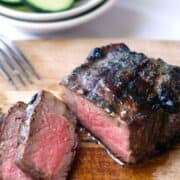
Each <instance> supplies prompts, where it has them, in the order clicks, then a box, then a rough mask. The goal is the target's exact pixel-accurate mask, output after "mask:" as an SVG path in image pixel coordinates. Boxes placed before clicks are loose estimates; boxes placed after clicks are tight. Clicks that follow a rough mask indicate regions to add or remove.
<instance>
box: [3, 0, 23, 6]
mask: <svg viewBox="0 0 180 180" xmlns="http://www.w3.org/2000/svg"><path fill="white" fill-rule="evenodd" d="M1 2H2V3H5V4H9V5H17V4H21V3H22V0H0V3H1Z"/></svg>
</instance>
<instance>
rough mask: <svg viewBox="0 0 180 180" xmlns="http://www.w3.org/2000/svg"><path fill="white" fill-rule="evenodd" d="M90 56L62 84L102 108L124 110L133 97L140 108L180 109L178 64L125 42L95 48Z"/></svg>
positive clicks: (179, 70)
mask: <svg viewBox="0 0 180 180" xmlns="http://www.w3.org/2000/svg"><path fill="white" fill-rule="evenodd" d="M87 59H88V60H87V61H86V63H84V64H82V65H81V66H79V67H77V68H76V69H75V70H74V71H73V72H72V73H71V74H70V75H69V76H68V77H67V78H66V79H65V80H63V81H62V82H61V84H63V85H65V86H67V87H68V88H69V89H71V90H73V91H75V92H76V93H78V94H81V95H82V96H84V97H85V98H87V99H89V100H90V101H92V102H93V103H95V104H97V105H98V106H101V107H102V108H106V107H107V104H108V107H109V109H113V111H114V112H115V113H119V111H121V104H123V102H124V101H127V100H128V99H129V98H132V99H133V101H135V104H136V105H137V108H145V109H149V110H152V111H157V110H158V109H163V110H164V111H166V112H169V113H176V112H178V111H179V106H180V105H179V104H180V95H179V94H180V90H179V89H180V83H179V79H180V68H179V67H178V66H172V65H169V64H167V63H165V62H164V61H163V60H162V59H160V58H158V59H153V58H148V57H147V56H146V55H145V54H143V53H137V52H134V51H130V49H129V48H128V47H127V46H126V45H125V44H124V43H120V44H110V45H107V46H103V47H98V48H95V49H94V50H93V51H92V52H91V53H90V55H89V56H88V58H87ZM100 82H101V83H100ZM114 101H115V102H114ZM109 112H111V110H110V111H109Z"/></svg>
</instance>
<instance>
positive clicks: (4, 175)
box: [0, 102, 31, 180]
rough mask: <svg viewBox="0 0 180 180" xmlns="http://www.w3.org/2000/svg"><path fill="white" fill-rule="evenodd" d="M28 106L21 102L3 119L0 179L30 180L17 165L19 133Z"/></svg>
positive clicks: (0, 146) (0, 147)
mask: <svg viewBox="0 0 180 180" xmlns="http://www.w3.org/2000/svg"><path fill="white" fill-rule="evenodd" d="M25 108H26V104H24V103H22V102H19V103H17V104H15V105H14V106H13V107H11V108H10V109H9V111H8V113H7V114H6V115H5V116H4V118H3V123H2V124H1V134H0V179H2V180H30V179H31V178H30V177H28V176H27V175H26V174H25V173H24V172H22V171H21V170H20V169H19V168H18V167H17V166H16V164H15V160H16V151H17V146H18V131H19V127H20V124H21V122H22V119H23V116H24V115H25Z"/></svg>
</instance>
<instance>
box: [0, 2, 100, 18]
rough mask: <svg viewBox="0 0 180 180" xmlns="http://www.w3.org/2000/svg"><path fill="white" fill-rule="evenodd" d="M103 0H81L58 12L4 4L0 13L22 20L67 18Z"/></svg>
mask: <svg viewBox="0 0 180 180" xmlns="http://www.w3.org/2000/svg"><path fill="white" fill-rule="evenodd" d="M102 1H103V0H79V1H77V2H76V3H75V6H74V7H73V8H71V9H69V10H66V11H62V12H56V13H37V12H23V11H18V10H14V9H11V8H7V7H5V6H3V5H0V13H1V14H3V15H6V16H8V17H13V18H17V19H21V20H30V21H50V20H57V19H58V20H59V19H65V18H69V17H72V16H77V15H79V14H81V13H84V12H86V11H88V10H90V9H92V8H93V7H95V6H97V5H98V4H99V3H101V2H102Z"/></svg>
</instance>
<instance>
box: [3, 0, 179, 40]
mask: <svg viewBox="0 0 180 180" xmlns="http://www.w3.org/2000/svg"><path fill="white" fill-rule="evenodd" d="M0 33H1V34H4V35H5V36H7V37H9V38H11V39H16V40H17V39H35V38H48V37H50V38H57V37H59V38H79V37H98V38H100V37H126V38H141V39H173V40H179V39H180V0H171V1H166V0H117V3H116V4H115V6H114V7H113V8H112V9H110V10H109V11H108V12H106V13H105V14H104V15H102V16H100V17H98V18H97V19H95V20H93V21H91V22H89V23H86V24H83V25H81V26H79V27H76V28H73V29H70V30H66V31H65V32H60V33H56V34H49V35H43V36H35V35H30V34H26V33H23V32H21V31H20V30H18V29H15V28H13V27H10V26H1V24H0Z"/></svg>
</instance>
